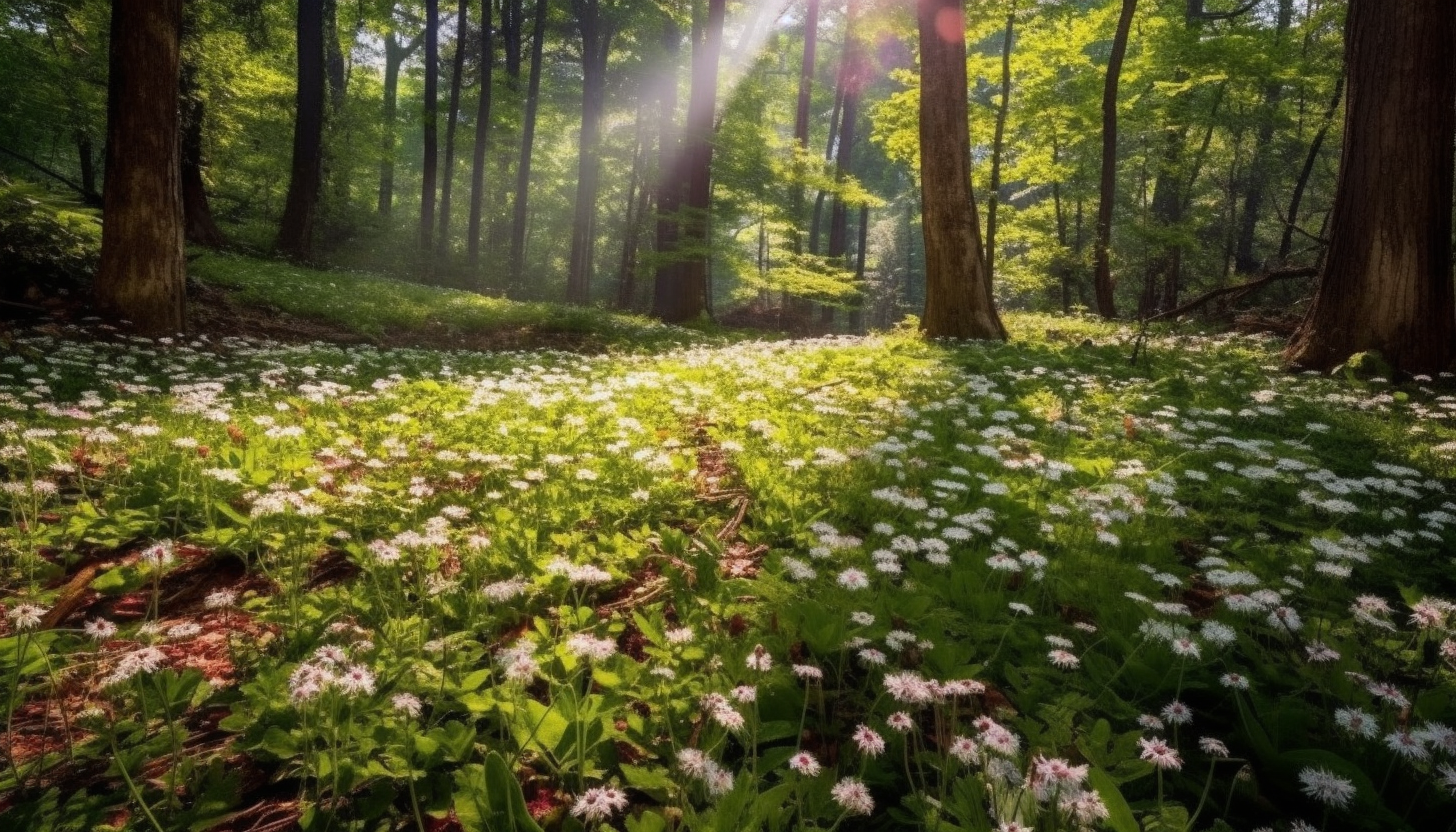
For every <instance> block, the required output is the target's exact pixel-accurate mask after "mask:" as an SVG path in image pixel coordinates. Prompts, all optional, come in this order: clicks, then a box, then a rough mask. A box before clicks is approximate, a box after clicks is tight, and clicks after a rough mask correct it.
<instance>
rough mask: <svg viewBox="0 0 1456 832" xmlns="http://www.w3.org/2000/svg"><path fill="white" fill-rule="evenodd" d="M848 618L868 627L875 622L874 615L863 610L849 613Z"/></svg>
mask: <svg viewBox="0 0 1456 832" xmlns="http://www.w3.org/2000/svg"><path fill="white" fill-rule="evenodd" d="M849 620H850V621H853V622H854V623H856V624H858V625H860V626H861V627H869V626H871V625H873V624H874V623H875V617H874V616H873V615H871V614H870V613H867V612H863V611H860V612H852V613H850V614H849Z"/></svg>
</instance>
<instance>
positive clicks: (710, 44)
mask: <svg viewBox="0 0 1456 832" xmlns="http://www.w3.org/2000/svg"><path fill="white" fill-rule="evenodd" d="M726 5H727V4H726V0H708V20H707V25H706V27H705V28H704V30H703V33H702V37H701V38H699V39H698V41H697V42H696V43H694V44H693V80H692V87H691V89H690V91H689V95H688V116H687V128H686V130H685V131H684V133H685V135H684V137H683V152H682V156H681V158H682V160H683V166H682V176H681V181H684V182H686V183H687V188H686V194H685V198H684V200H683V205H682V219H681V221H680V222H679V234H680V239H681V242H682V246H683V248H685V249H686V250H687V253H686V256H685V257H683V258H682V266H681V271H680V272H678V274H677V276H676V277H677V279H676V280H675V281H671V282H669V283H668V285H663V282H662V281H661V280H660V279H659V281H658V284H657V287H656V288H657V297H656V298H655V301H654V304H653V311H654V313H655V314H657V315H658V316H659V317H661V318H662V319H663V320H665V321H671V322H679V321H686V320H691V319H693V318H696V317H698V316H699V315H701V314H703V311H704V310H705V309H706V308H707V290H708V258H709V256H710V253H709V216H708V212H709V209H710V207H711V202H712V195H713V181H712V167H713V132H714V128H713V124H714V118H713V116H714V112H715V109H716V106H717V95H718V56H719V54H720V52H721V51H722V48H723V18H724V14H725V11H726Z"/></svg>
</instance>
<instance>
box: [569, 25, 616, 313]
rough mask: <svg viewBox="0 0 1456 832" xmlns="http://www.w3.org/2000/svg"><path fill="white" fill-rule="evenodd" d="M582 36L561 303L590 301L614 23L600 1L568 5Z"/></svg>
mask: <svg viewBox="0 0 1456 832" xmlns="http://www.w3.org/2000/svg"><path fill="white" fill-rule="evenodd" d="M571 7H572V11H573V13H574V14H575V16H576V26H577V31H578V32H579V33H580V34H581V138H580V139H579V140H578V141H577V166H576V170H577V176H576V204H575V209H574V215H573V217H572V223H571V257H570V260H569V261H568V265H567V271H566V300H567V302H568V303H578V304H585V303H587V302H589V301H590V300H591V279H592V263H593V260H594V259H595V258H594V255H595V252H596V234H597V230H596V226H597V223H596V219H597V188H598V184H599V180H600V178H601V165H602V160H601V140H602V136H601V133H602V127H601V124H602V114H603V112H604V111H605V110H606V103H607V102H606V97H607V55H608V54H609V53H610V52H611V44H612V35H613V34H614V32H613V29H614V28H615V25H614V21H613V20H612V17H611V16H610V15H609V14H606V13H605V12H606V10H605V9H603V8H602V4H601V2H600V0H572V6H571Z"/></svg>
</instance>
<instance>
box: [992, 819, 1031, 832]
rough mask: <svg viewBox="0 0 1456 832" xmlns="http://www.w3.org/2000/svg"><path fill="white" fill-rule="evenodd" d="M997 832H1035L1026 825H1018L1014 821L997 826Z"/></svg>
mask: <svg viewBox="0 0 1456 832" xmlns="http://www.w3.org/2000/svg"><path fill="white" fill-rule="evenodd" d="M996 832H1034V830H1033V829H1032V828H1031V827H1030V826H1027V825H1026V824H1024V823H1017V822H1016V821H1014V820H1010V821H1007V822H1005V823H1003V824H1001V825H999V826H997V827H996Z"/></svg>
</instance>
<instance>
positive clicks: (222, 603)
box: [202, 589, 238, 610]
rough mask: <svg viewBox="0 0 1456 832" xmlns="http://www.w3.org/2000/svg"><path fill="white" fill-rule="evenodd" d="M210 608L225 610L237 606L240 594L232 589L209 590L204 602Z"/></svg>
mask: <svg viewBox="0 0 1456 832" xmlns="http://www.w3.org/2000/svg"><path fill="white" fill-rule="evenodd" d="M202 603H203V605H204V606H206V607H207V608H208V609H210V610H225V609H230V608H232V607H235V606H237V604H238V594H237V593H236V592H234V591H233V590H231V589H217V590H213V591H212V592H209V593H208V594H207V598H206V599H205V600H204V601H203V602H202Z"/></svg>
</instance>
